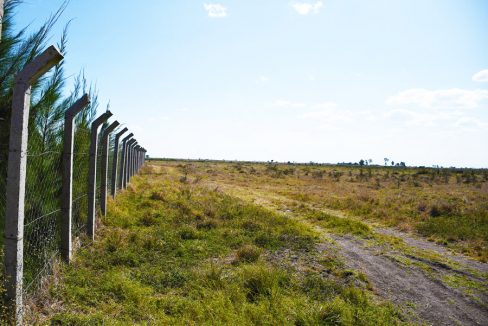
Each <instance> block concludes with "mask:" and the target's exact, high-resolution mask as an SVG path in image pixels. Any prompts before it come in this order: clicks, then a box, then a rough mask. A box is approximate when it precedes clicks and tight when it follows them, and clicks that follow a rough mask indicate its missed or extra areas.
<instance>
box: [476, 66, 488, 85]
mask: <svg viewBox="0 0 488 326" xmlns="http://www.w3.org/2000/svg"><path fill="white" fill-rule="evenodd" d="M473 81H475V82H479V83H488V69H484V70H481V71H479V72H477V73H476V74H474V75H473Z"/></svg>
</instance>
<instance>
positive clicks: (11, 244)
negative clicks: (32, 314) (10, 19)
mask: <svg viewBox="0 0 488 326" xmlns="http://www.w3.org/2000/svg"><path fill="white" fill-rule="evenodd" d="M2 9H3V6H2ZM2 15H3V14H2ZM62 59H63V55H62V54H61V53H60V52H59V50H58V49H56V47H54V46H50V47H49V48H48V49H46V50H45V51H44V52H43V53H42V54H41V55H39V56H37V57H36V58H34V60H32V61H31V62H30V63H28V64H27V65H26V66H25V67H24V68H23V69H22V70H21V71H20V72H19V74H18V75H17V76H16V77H15V80H14V90H13V95H12V116H11V120H10V136H9V137H10V140H9V155H8V168H7V189H6V190H7V193H6V210H5V244H4V246H5V247H4V248H5V258H4V264H5V289H6V291H7V293H6V294H7V300H8V302H7V304H8V305H9V309H10V313H11V315H10V317H11V318H12V323H13V324H16V325H20V324H22V310H23V309H22V291H23V289H22V279H23V273H24V269H23V259H24V244H23V237H24V213H25V212H24V200H25V181H26V168H27V140H28V126H29V111H30V102H31V100H30V98H31V86H32V85H33V84H34V83H35V82H36V81H37V79H39V77H40V76H42V75H43V74H44V73H46V72H47V71H48V70H49V69H51V68H52V67H54V66H55V65H56V64H57V63H59V62H60V61H61V60H62Z"/></svg>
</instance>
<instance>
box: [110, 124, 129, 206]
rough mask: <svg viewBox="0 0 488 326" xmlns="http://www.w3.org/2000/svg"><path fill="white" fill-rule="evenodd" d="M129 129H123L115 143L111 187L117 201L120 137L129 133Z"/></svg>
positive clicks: (116, 137)
mask: <svg viewBox="0 0 488 326" xmlns="http://www.w3.org/2000/svg"><path fill="white" fill-rule="evenodd" d="M127 130H128V129H127V128H124V129H122V130H121V131H120V132H118V133H117V134H116V135H115V143H114V159H113V162H112V184H111V185H110V187H111V189H112V198H114V199H115V196H116V193H117V176H118V175H119V173H118V172H119V171H118V170H119V147H120V146H119V145H120V137H121V136H122V135H123V134H124V133H126V132H127Z"/></svg>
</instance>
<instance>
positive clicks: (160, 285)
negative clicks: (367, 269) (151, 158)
mask: <svg viewBox="0 0 488 326" xmlns="http://www.w3.org/2000/svg"><path fill="white" fill-rule="evenodd" d="M172 171H173V172H172ZM319 240H320V239H319V235H318V234H317V233H316V232H314V230H313V229H312V228H310V227H308V226H307V225H305V224H303V223H300V222H299V221H295V220H292V219H289V218H286V217H284V216H282V215H280V214H277V213H275V212H272V211H271V210H267V209H265V208H262V207H259V206H258V205H253V204H249V203H246V202H244V201H242V200H240V199H237V198H235V197H232V196H229V195H227V194H225V193H224V192H222V191H220V190H219V189H214V190H209V189H208V188H207V187H205V186H204V185H201V184H200V182H199V179H195V178H191V179H190V177H189V176H186V177H185V175H184V174H181V173H180V171H179V169H178V168H177V167H176V166H175V167H174V169H173V168H171V169H169V170H160V169H159V168H158V167H154V166H153V167H148V168H145V170H144V172H143V174H142V176H140V177H135V178H134V181H133V183H132V184H131V185H130V187H129V189H128V190H127V191H126V192H124V193H123V194H121V195H120V196H119V197H118V198H117V203H116V205H115V203H111V205H110V209H109V214H108V216H107V218H105V219H104V220H103V226H102V227H101V229H100V233H99V234H98V240H97V241H96V242H95V243H94V244H93V246H88V247H86V248H83V249H81V250H80V251H79V252H78V253H77V257H76V259H75V262H74V263H73V264H72V265H71V266H69V267H63V268H62V271H61V273H60V274H61V275H62V276H61V281H60V282H59V283H57V284H54V285H53V286H52V287H51V290H50V293H49V294H48V295H47V297H45V298H43V299H42V300H39V304H38V306H34V307H33V310H32V313H31V317H30V318H32V319H31V320H36V319H37V322H47V321H46V320H44V319H43V318H44V317H40V316H42V315H45V316H46V317H45V318H47V319H48V320H49V322H52V323H60V324H83V323H87V324H99V323H102V322H104V323H106V324H115V323H152V324H157V323H167V324H188V323H190V324H192V323H196V324H201V323H211V324H222V323H228V324H250V323H257V324H298V325H307V324H343V325H353V324H355V325H358V324H359V325H361V324H362V325H369V324H383V325H386V324H388V325H391V324H397V323H402V317H401V315H400V313H399V312H398V311H397V309H396V308H394V307H393V306H392V305H391V304H389V303H387V302H384V301H382V300H378V299H377V298H373V295H372V294H371V293H370V291H369V290H368V286H369V285H368V282H367V280H366V279H365V277H364V275H361V274H360V273H357V272H354V271H350V270H347V269H346V268H345V267H344V266H343V264H342V263H341V261H340V260H339V259H338V258H337V257H336V256H334V255H333V254H332V253H330V254H327V255H323V254H320V253H319V252H318V251H317V249H316V243H317V242H318V241H319ZM290 257H291V258H290ZM293 257H300V261H302V262H297V261H295V260H294V259H293Z"/></svg>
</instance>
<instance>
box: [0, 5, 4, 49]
mask: <svg viewBox="0 0 488 326" xmlns="http://www.w3.org/2000/svg"><path fill="white" fill-rule="evenodd" d="M3 6H4V0H0V41H1V40H2V25H3Z"/></svg>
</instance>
